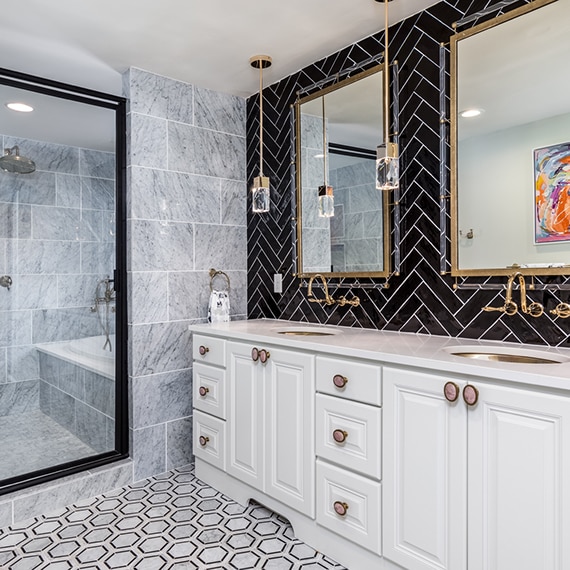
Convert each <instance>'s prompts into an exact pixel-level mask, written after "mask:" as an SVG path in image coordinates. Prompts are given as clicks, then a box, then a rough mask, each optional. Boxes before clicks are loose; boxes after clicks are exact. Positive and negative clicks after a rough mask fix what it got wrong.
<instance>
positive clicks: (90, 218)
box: [79, 210, 103, 241]
mask: <svg viewBox="0 0 570 570" xmlns="http://www.w3.org/2000/svg"><path fill="white" fill-rule="evenodd" d="M102 227H103V212H100V211H99V210H81V217H80V219H79V239H80V240H82V241H101V240H102V237H103V231H102Z"/></svg>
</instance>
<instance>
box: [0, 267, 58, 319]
mask: <svg viewBox="0 0 570 570" xmlns="http://www.w3.org/2000/svg"><path fill="white" fill-rule="evenodd" d="M12 280H13V283H12V287H11V288H10V290H9V291H6V293H5V294H4V295H0V310H3V311H8V310H26V309H44V308H45V309H50V308H54V307H57V280H56V278H55V277H54V276H52V275H17V274H16V275H12Z"/></svg>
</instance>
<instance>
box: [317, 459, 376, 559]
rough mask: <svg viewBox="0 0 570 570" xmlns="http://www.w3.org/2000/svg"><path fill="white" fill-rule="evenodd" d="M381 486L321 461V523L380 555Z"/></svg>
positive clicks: (318, 479) (319, 491) (319, 474)
mask: <svg viewBox="0 0 570 570" xmlns="http://www.w3.org/2000/svg"><path fill="white" fill-rule="evenodd" d="M381 502H382V501H381V486H380V483H379V482H377V481H371V480H370V479H367V478H366V477H362V476H361V475H356V474H355V473H351V472H349V471H346V470H344V469H340V468H339V467H335V466H334V465H328V464H326V463H323V462H321V461H318V460H317V523H318V524H320V525H321V526H324V527H326V528H328V529H329V530H331V531H333V532H336V533H337V534H340V535H341V536H344V537H345V538H346V539H348V540H352V541H353V542H356V543H357V544H359V545H360V546H362V547H364V548H367V549H368V550H371V551H372V552H375V553H377V554H381V553H382V547H381V542H380V536H381V524H380V521H381V517H380V514H381V512H382V508H381V507H382V504H381Z"/></svg>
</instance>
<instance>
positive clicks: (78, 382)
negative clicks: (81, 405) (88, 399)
mask: <svg viewBox="0 0 570 570" xmlns="http://www.w3.org/2000/svg"><path fill="white" fill-rule="evenodd" d="M58 369H59V375H58V376H59V377H58V382H57V385H58V387H59V389H60V390H61V391H62V392H65V393H66V394H69V395H70V396H73V397H74V398H76V399H78V400H85V396H86V389H85V383H86V380H85V376H86V375H87V374H90V372H87V371H86V370H85V369H84V368H81V367H80V366H75V365H74V364H72V363H71V362H66V361H65V360H60V361H59V367H58Z"/></svg>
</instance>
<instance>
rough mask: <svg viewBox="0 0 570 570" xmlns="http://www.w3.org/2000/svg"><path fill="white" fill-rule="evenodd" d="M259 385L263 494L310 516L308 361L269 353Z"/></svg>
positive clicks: (311, 402)
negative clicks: (262, 423)
mask: <svg viewBox="0 0 570 570" xmlns="http://www.w3.org/2000/svg"><path fill="white" fill-rule="evenodd" d="M264 383H265V389H266V400H265V422H266V426H267V432H266V437H267V440H266V446H265V464H266V468H267V477H266V488H265V492H266V493H267V494H268V495H271V496H272V497H274V498H276V499H278V500H280V501H282V502H284V503H286V504H287V505H289V506H290V507H292V508H294V509H297V510H298V511H300V512H302V513H305V514H307V515H309V516H314V512H315V506H314V470H315V467H314V464H315V450H314V443H313V442H314V431H315V426H314V410H313V406H314V391H315V384H314V356H312V355H308V354H303V353H299V352H293V351H288V350H279V349H275V348H271V357H270V361H269V362H268V363H267V365H266V367H265V382H264Z"/></svg>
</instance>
